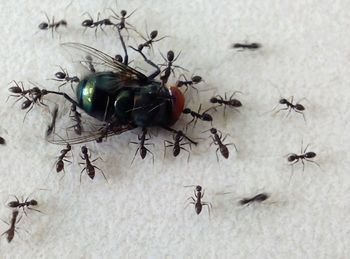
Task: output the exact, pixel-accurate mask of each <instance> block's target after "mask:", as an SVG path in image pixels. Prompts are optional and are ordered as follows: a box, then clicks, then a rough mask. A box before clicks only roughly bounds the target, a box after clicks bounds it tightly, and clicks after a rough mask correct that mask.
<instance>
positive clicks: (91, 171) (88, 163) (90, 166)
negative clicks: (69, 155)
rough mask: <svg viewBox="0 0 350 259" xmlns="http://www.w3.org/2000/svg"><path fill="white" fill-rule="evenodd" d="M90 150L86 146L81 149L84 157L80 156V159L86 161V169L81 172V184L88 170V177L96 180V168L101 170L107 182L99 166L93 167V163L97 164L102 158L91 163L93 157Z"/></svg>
mask: <svg viewBox="0 0 350 259" xmlns="http://www.w3.org/2000/svg"><path fill="white" fill-rule="evenodd" d="M88 152H89V151H88V148H87V147H86V146H82V147H81V153H82V154H83V155H80V157H81V158H82V159H83V160H85V167H84V168H83V170H81V172H80V182H81V175H82V174H83V172H84V171H85V170H86V173H87V175H88V176H89V177H90V179H91V180H93V179H94V177H95V168H96V169H98V170H100V172H101V174H102V175H103V177H104V178H105V180H106V181H107V178H106V176H105V174H104V173H103V171H102V170H101V169H100V168H98V167H97V166H95V165H93V164H92V163H93V162H95V161H96V160H97V159H101V158H100V157H98V158H96V159H94V160H92V161H90V157H91V154H90V155H89V154H88ZM79 164H81V165H83V164H84V163H79Z"/></svg>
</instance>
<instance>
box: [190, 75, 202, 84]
mask: <svg viewBox="0 0 350 259" xmlns="http://www.w3.org/2000/svg"><path fill="white" fill-rule="evenodd" d="M191 80H192V82H193V83H195V84H198V83H199V82H201V81H202V77H200V76H193V77H192V79H191Z"/></svg>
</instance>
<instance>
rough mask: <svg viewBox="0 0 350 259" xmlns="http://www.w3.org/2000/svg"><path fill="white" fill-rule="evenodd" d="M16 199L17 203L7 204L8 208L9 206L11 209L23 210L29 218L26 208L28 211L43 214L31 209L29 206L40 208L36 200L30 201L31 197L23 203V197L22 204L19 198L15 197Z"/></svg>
mask: <svg viewBox="0 0 350 259" xmlns="http://www.w3.org/2000/svg"><path fill="white" fill-rule="evenodd" d="M14 197H15V198H16V200H15V201H10V202H9V203H7V206H9V207H10V208H17V209H20V208H22V209H23V212H24V214H25V215H26V216H27V212H26V210H25V207H27V209H28V210H35V211H37V212H40V213H42V212H41V211H40V210H37V209H34V208H30V207H29V206H38V202H37V201H36V200H34V199H31V200H28V198H29V197H27V198H26V199H25V201H23V197H22V202H20V201H19V199H18V198H17V196H14Z"/></svg>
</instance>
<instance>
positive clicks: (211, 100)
mask: <svg viewBox="0 0 350 259" xmlns="http://www.w3.org/2000/svg"><path fill="white" fill-rule="evenodd" d="M210 102H211V103H217V102H218V98H216V97H212V98H210Z"/></svg>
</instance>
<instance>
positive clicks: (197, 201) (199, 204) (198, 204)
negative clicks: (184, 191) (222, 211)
mask: <svg viewBox="0 0 350 259" xmlns="http://www.w3.org/2000/svg"><path fill="white" fill-rule="evenodd" d="M192 186H194V185H188V186H185V187H192ZM194 197H195V198H194ZM194 197H189V198H188V199H187V200H192V201H191V202H189V204H193V205H194V209H195V211H196V213H197V215H199V214H200V213H201V211H202V208H203V206H208V213H209V215H210V209H211V208H212V205H211V203H210V202H203V201H202V198H203V197H204V190H203V192H202V186H200V185H197V186H196V188H195V190H194ZM187 206H188V205H187ZM187 206H186V207H187Z"/></svg>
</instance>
